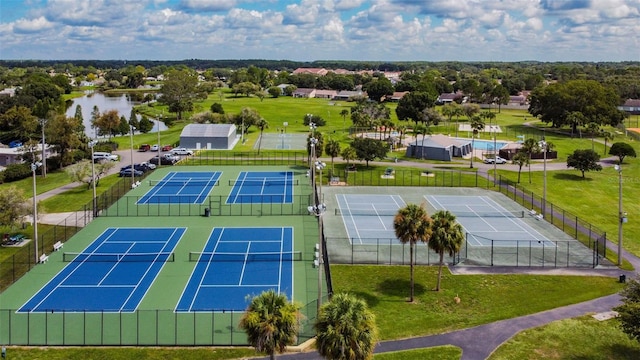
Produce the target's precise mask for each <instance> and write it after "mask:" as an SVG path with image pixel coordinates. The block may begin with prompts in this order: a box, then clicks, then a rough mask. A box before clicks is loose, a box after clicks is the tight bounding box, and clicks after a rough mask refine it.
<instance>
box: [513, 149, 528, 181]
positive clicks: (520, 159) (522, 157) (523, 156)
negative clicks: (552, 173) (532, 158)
mask: <svg viewBox="0 0 640 360" xmlns="http://www.w3.org/2000/svg"><path fill="white" fill-rule="evenodd" d="M511 161H512V162H513V163H514V164H515V165H518V184H520V175H521V174H522V167H523V166H525V165H527V166H529V155H527V153H525V152H524V151H518V152H517V153H516V154H515V155H514V156H513V159H511Z"/></svg>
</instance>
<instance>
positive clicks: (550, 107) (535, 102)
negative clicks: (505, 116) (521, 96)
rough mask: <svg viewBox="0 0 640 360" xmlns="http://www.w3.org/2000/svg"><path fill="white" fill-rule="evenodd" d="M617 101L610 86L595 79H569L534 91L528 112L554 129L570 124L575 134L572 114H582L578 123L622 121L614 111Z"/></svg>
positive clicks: (620, 114)
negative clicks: (551, 125) (581, 118)
mask: <svg viewBox="0 0 640 360" xmlns="http://www.w3.org/2000/svg"><path fill="white" fill-rule="evenodd" d="M619 101H620V97H619V96H618V94H617V92H616V90H615V88H613V87H611V86H608V85H603V84H601V83H599V82H598V81H595V80H570V81H565V82H558V83H554V84H551V85H548V86H540V87H537V88H535V89H534V90H533V91H532V92H531V95H530V104H529V113H530V114H531V115H533V116H536V117H539V118H540V120H542V121H543V122H545V123H551V124H553V126H554V127H562V126H565V125H571V127H572V131H573V132H575V130H576V128H577V126H578V124H577V123H576V122H575V119H572V116H571V115H570V114H573V113H580V114H581V115H582V117H583V120H582V121H581V122H582V124H588V123H590V122H594V123H596V124H598V125H611V126H616V125H618V124H619V123H620V122H621V121H622V120H623V119H624V112H622V111H621V110H618V105H619ZM573 117H575V116H573Z"/></svg>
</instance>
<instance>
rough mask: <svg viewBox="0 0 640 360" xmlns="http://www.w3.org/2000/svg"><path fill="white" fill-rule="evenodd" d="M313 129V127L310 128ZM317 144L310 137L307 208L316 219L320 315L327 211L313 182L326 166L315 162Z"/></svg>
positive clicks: (318, 310) (318, 311) (314, 139)
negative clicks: (310, 190) (310, 199)
mask: <svg viewBox="0 0 640 360" xmlns="http://www.w3.org/2000/svg"><path fill="white" fill-rule="evenodd" d="M312 129H313V127H312ZM317 144H318V139H316V138H315V137H312V138H311V139H310V147H311V155H312V158H313V162H312V166H311V169H310V171H311V180H312V187H313V196H314V205H312V206H309V208H308V210H309V213H311V214H313V215H315V216H316V217H317V218H318V254H319V255H318V301H317V305H318V308H317V313H318V314H319V313H320V307H321V305H322V266H323V265H324V260H323V244H324V241H323V238H322V227H323V220H322V216H323V215H324V213H325V211H326V210H327V206H326V205H325V204H323V203H322V202H321V201H322V185H320V194H317V193H316V181H315V172H316V169H317V170H319V171H320V182H321V183H322V169H323V168H324V167H325V166H326V164H325V163H323V162H320V161H317V157H316V146H317Z"/></svg>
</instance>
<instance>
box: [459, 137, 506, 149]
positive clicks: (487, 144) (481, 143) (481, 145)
mask: <svg viewBox="0 0 640 360" xmlns="http://www.w3.org/2000/svg"><path fill="white" fill-rule="evenodd" d="M458 140H463V141H469V142H471V139H458ZM505 145H507V143H506V142H504V141H496V147H497V148H498V150H500V149H502V147H504V146H505ZM473 149H474V150H493V140H478V139H475V140H474V141H473Z"/></svg>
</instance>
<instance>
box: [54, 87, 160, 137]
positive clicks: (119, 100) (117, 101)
mask: <svg viewBox="0 0 640 360" xmlns="http://www.w3.org/2000/svg"><path fill="white" fill-rule="evenodd" d="M140 104H141V101H136V100H133V99H132V98H131V96H130V95H129V94H118V95H105V94H103V93H99V92H88V93H87V94H86V95H85V96H83V97H79V98H75V99H73V100H71V106H70V107H69V108H68V109H67V112H66V115H67V116H69V117H72V116H74V115H75V113H76V106H78V105H80V106H81V107H82V118H83V124H84V127H85V133H86V134H87V136H89V137H94V135H95V134H94V131H93V129H92V128H91V111H93V107H94V106H97V107H98V110H99V111H100V113H105V112H107V111H109V110H117V111H118V115H119V116H124V117H125V118H127V119H129V115H131V109H132V108H133V107H134V106H136V105H140ZM138 119H140V116H138ZM149 120H151V121H152V122H153V123H154V126H153V129H152V130H151V132H156V131H158V121H157V120H155V119H151V118H150V119H149ZM162 130H167V126H166V125H165V124H164V123H163V122H160V131H162Z"/></svg>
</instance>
